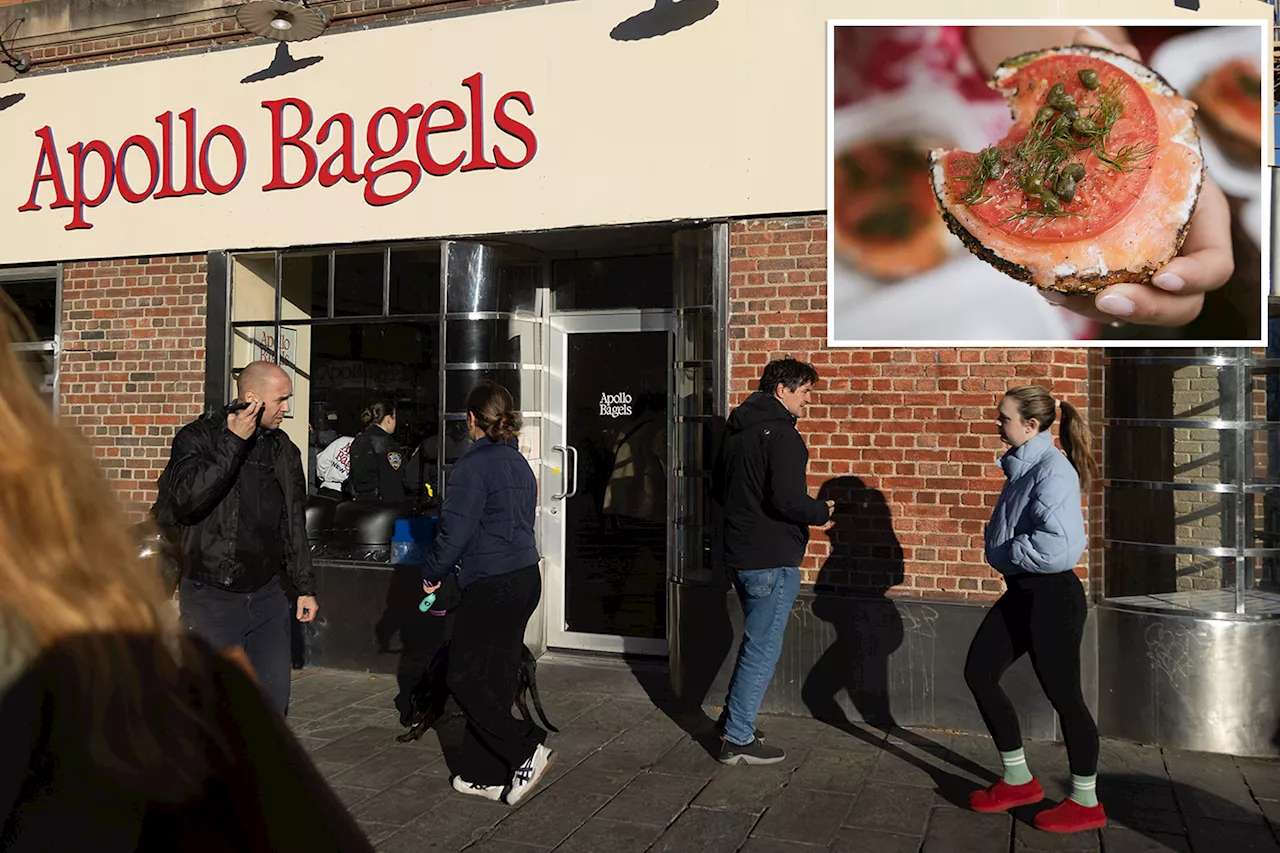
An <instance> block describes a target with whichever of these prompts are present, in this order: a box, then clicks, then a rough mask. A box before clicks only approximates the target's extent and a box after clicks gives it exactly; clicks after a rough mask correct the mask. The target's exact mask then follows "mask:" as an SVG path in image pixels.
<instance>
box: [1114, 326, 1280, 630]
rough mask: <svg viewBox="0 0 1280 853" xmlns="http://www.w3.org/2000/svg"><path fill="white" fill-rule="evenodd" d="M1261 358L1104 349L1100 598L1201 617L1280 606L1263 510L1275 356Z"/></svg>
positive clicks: (1269, 521) (1271, 466)
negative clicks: (1102, 588) (1103, 542)
mask: <svg viewBox="0 0 1280 853" xmlns="http://www.w3.org/2000/svg"><path fill="white" fill-rule="evenodd" d="M1272 352H1274V348H1273V350H1272ZM1272 358H1274V356H1272V357H1271V358H1266V359H1259V358H1255V357H1254V356H1253V354H1252V352H1251V351H1249V350H1247V349H1216V350H1211V349H1150V350H1148V349H1143V350H1125V351H1123V352H1122V353H1120V352H1116V351H1108V353H1107V356H1106V371H1107V381H1106V401H1105V406H1104V412H1103V414H1104V424H1105V432H1104V445H1105V447H1104V459H1105V468H1106V470H1105V472H1104V475H1105V478H1106V480H1105V486H1106V491H1105V502H1104V503H1105V511H1106V525H1105V529H1106V554H1105V571H1104V576H1105V594H1106V596H1107V597H1108V598H1109V599H1112V600H1117V601H1120V602H1122V603H1126V604H1130V605H1133V606H1139V607H1147V608H1154V609H1164V610H1174V611H1189V612H1193V613H1201V614H1204V613H1210V614H1212V613H1219V614H1230V613H1235V614H1254V615H1257V614H1261V613H1274V612H1280V583H1278V581H1280V578H1277V571H1276V565H1277V564H1276V560H1277V556H1280V538H1278V537H1277V535H1276V533H1280V524H1277V522H1276V518H1275V514H1274V512H1273V511H1272V510H1271V508H1272V506H1273V503H1274V502H1275V500H1276V495H1277V494H1278V493H1280V476H1277V475H1278V474H1280V459H1277V454H1276V450H1277V449H1278V448H1280V444H1278V442H1277V433H1278V431H1280V416H1277V414H1278V411H1280V406H1277V405H1276V403H1275V402H1274V393H1273V390H1274V388H1275V387H1276V383H1275V378H1274V377H1275V374H1276V372H1277V371H1278V370H1280V362H1273V361H1272V360H1271V359H1272ZM1273 530H1274V531H1275V532H1273Z"/></svg>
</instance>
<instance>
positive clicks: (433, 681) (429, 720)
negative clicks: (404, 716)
mask: <svg viewBox="0 0 1280 853" xmlns="http://www.w3.org/2000/svg"><path fill="white" fill-rule="evenodd" d="M448 674H449V641H448V640H446V641H445V642H444V643H443V644H442V645H441V646H440V648H439V650H438V651H436V653H435V656H434V657H432V659H431V665H430V666H428V667H427V671H426V672H424V673H423V674H422V678H420V679H418V683H417V684H416V685H415V686H414V688H413V691H412V692H411V693H410V694H409V731H407V732H405V733H404V734H402V735H399V736H397V737H396V740H397V741H399V742H400V743H409V742H410V741H414V740H417V739H418V738H420V737H422V736H423V734H425V733H426V731H427V729H429V728H431V727H432V726H434V725H435V724H436V721H437V720H439V719H440V717H441V716H442V715H443V714H444V706H445V703H446V702H447V701H448V700H449V687H448V685H447V684H446V680H447V678H448ZM537 674H538V662H537V661H536V660H534V657H533V652H531V651H529V647H528V646H521V647H520V671H519V673H518V674H517V675H516V707H517V708H519V709H520V715H521V716H522V717H524V719H525V720H527V721H528V722H533V716H532V715H531V714H530V713H529V706H528V705H527V704H526V702H525V697H526V696H527V697H529V698H531V699H533V707H534V710H536V711H537V712H538V717H539V718H540V719H541V720H542V725H543V727H544V728H546V729H547V730H548V731H552V732H558V731H560V730H559V729H557V728H556V727H555V726H553V725H551V722H550V721H549V720H548V719H547V712H546V711H544V710H542V699H541V698H540V697H539V696H538V680H537Z"/></svg>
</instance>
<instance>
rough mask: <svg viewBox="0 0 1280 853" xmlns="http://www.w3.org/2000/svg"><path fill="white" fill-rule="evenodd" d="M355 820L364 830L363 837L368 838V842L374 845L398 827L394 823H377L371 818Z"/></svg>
mask: <svg viewBox="0 0 1280 853" xmlns="http://www.w3.org/2000/svg"><path fill="white" fill-rule="evenodd" d="M356 822H357V823H359V824H360V828H361V829H362V830H364V836H365V838H368V839H369V843H370V844H374V845H376V844H377V843H378V842H380V841H382V840H383V839H385V838H386V837H387V836H389V835H391V834H393V833H395V832H397V831H398V830H399V829H400V827H398V826H396V825H395V824H394V823H377V822H376V821H372V820H357V821H356Z"/></svg>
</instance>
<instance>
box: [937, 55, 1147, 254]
mask: <svg viewBox="0 0 1280 853" xmlns="http://www.w3.org/2000/svg"><path fill="white" fill-rule="evenodd" d="M1083 70H1092V71H1093V72H1094V73H1096V74H1097V75H1098V81H1099V85H1098V87H1097V88H1096V89H1088V88H1086V87H1085V85H1084V83H1083V82H1081V80H1080V72H1081V71H1083ZM1058 83H1060V84H1062V86H1063V88H1064V90H1065V91H1066V93H1067V94H1068V95H1071V96H1072V97H1073V98H1074V100H1075V103H1076V105H1077V107H1078V108H1079V111H1080V115H1081V116H1082V117H1084V118H1091V117H1095V118H1096V117H1100V116H1101V114H1102V112H1103V111H1104V110H1106V108H1108V107H1111V108H1115V107H1117V106H1118V107H1119V108H1120V111H1119V115H1118V117H1117V118H1116V119H1115V121H1114V123H1113V124H1112V125H1111V130H1110V133H1108V134H1107V135H1106V137H1105V139H1104V140H1103V141H1102V143H1101V149H1100V150H1099V149H1097V148H1089V147H1085V148H1077V147H1076V146H1074V145H1069V144H1068V145H1063V150H1064V151H1067V152H1069V153H1068V156H1067V159H1066V160H1063V161H1061V162H1060V163H1059V167H1061V166H1065V165H1067V164H1069V163H1079V164H1081V165H1083V166H1084V169H1085V177H1084V178H1083V179H1082V180H1081V181H1080V182H1079V183H1078V184H1077V188H1076V194H1075V197H1074V198H1073V199H1071V200H1070V201H1062V202H1061V211H1058V212H1054V213H1051V214H1047V213H1046V211H1045V208H1044V205H1043V203H1042V201H1041V200H1040V198H1039V197H1032V196H1029V195H1028V194H1027V193H1026V192H1025V191H1024V189H1023V187H1022V183H1021V178H1022V175H1023V174H1024V173H1025V171H1026V165H1025V164H1026V163H1027V160H1026V159H1024V158H1023V157H1022V156H1020V152H1019V146H1020V144H1021V143H1022V142H1023V141H1024V140H1026V139H1027V137H1028V136H1031V137H1032V143H1033V145H1031V146H1030V147H1033V148H1037V149H1040V150H1044V149H1043V147H1042V146H1041V145H1040V144H1038V143H1039V142H1040V141H1042V140H1044V139H1045V135H1046V134H1045V131H1046V128H1045V126H1044V125H1039V126H1035V125H1034V122H1035V118H1036V114H1037V112H1038V111H1039V110H1040V108H1041V107H1042V106H1044V105H1045V104H1046V102H1047V97H1048V94H1049V90H1050V88H1051V87H1052V86H1054V85H1055V84H1058ZM1004 85H1005V86H1006V87H1008V88H1010V89H1014V90H1016V94H1015V95H1014V96H1013V97H1012V99H1011V101H1012V103H1011V105H1012V107H1013V110H1014V113H1015V117H1016V121H1015V124H1014V126H1013V128H1011V129H1010V131H1009V134H1008V135H1007V136H1006V137H1005V138H1004V139H1003V140H1001V141H1000V142H999V143H998V144H997V147H998V148H999V149H1000V151H1001V154H1002V156H1003V163H1004V174H1003V175H1001V177H1000V178H998V179H988V180H986V181H985V182H984V184H983V189H982V193H981V198H980V199H977V200H972V199H971V202H972V203H971V204H970V206H969V209H970V211H971V212H972V213H973V214H974V215H975V216H977V217H978V218H979V219H980V220H981V221H982V222H984V223H986V224H987V225H989V226H990V227H992V228H994V229H996V230H998V231H1000V232H1003V233H1005V234H1009V235H1014V236H1017V237H1019V238H1022V239H1026V240H1036V241H1043V242H1066V241H1074V240H1081V239H1086V238H1089V237H1093V236H1096V235H1098V234H1101V233H1103V232H1104V231H1106V230H1107V229H1108V228H1110V227H1111V226H1113V225H1115V224H1116V223H1117V222H1119V221H1120V220H1121V219H1123V218H1124V217H1125V216H1126V215H1127V214H1128V213H1129V211H1130V210H1132V209H1133V207H1134V205H1136V204H1137V203H1138V199H1139V198H1141V196H1142V193H1143V191H1144V190H1145V189H1146V185H1147V181H1148V180H1149V179H1150V174H1151V164H1152V163H1153V162H1154V159H1155V158H1156V157H1157V156H1159V152H1158V150H1157V148H1156V146H1157V145H1158V140H1159V130H1158V126H1157V122H1156V112H1155V108H1154V107H1153V106H1152V104H1151V99H1150V98H1149V97H1148V96H1147V92H1146V90H1145V89H1144V88H1143V87H1142V85H1141V84H1140V83H1139V82H1138V81H1137V80H1135V79H1134V78H1133V77H1132V76H1130V75H1129V74H1127V73H1125V72H1124V71H1122V70H1121V69H1120V68H1118V67H1116V66H1114V65H1112V64H1110V63H1108V62H1105V61H1103V60H1101V59H1098V58H1096V57H1093V56H1082V55H1076V54H1056V55H1052V56H1047V57H1045V58H1043V59H1038V60H1035V61H1033V62H1030V63H1028V64H1027V65H1026V66H1024V67H1023V68H1021V69H1019V70H1018V71H1017V73H1016V74H1014V75H1012V77H1011V78H1010V79H1009V80H1008V82H1007V83H1005V84H1004ZM1104 100H1105V103H1104ZM1055 115H1056V113H1055ZM1073 138H1075V139H1078V140H1080V141H1081V142H1082V143H1083V142H1084V141H1085V139H1086V138H1085V137H1082V136H1080V135H1078V134H1073ZM1059 144H1062V143H1059ZM1021 153H1023V154H1025V153H1026V152H1025V150H1024V151H1023V152H1021ZM1099 153H1100V154H1101V155H1102V157H1103V158H1106V159H1099V156H1098V154H1099ZM1107 159H1109V160H1111V161H1114V163H1109V162H1106V160H1107ZM1115 164H1120V165H1119V166H1117V165H1115ZM977 171H978V155H977V154H972V153H968V152H956V153H954V154H952V155H951V156H950V157H949V158H948V159H947V163H946V172H945V174H946V180H947V182H948V186H949V189H950V191H951V196H952V198H964V197H965V196H966V193H969V192H970V190H971V189H972V188H973V177H972V176H974V175H975V174H976V173H977Z"/></svg>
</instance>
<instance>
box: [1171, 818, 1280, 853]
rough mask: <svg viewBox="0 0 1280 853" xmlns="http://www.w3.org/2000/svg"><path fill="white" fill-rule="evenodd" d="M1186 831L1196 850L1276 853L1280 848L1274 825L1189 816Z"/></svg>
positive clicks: (1202, 852) (1206, 852)
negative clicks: (1252, 824)
mask: <svg viewBox="0 0 1280 853" xmlns="http://www.w3.org/2000/svg"><path fill="white" fill-rule="evenodd" d="M1187 830H1188V834H1189V835H1190V837H1191V849H1192V850H1194V851H1195V853H1218V851H1222V853H1275V851H1277V850H1280V845H1277V844H1276V838H1275V835H1274V834H1272V832H1271V827H1269V826H1267V825H1265V824H1264V825H1262V826H1251V825H1249V824H1242V823H1233V822H1231V821H1222V820H1204V819H1200V818H1194V817H1188V818H1187Z"/></svg>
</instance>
